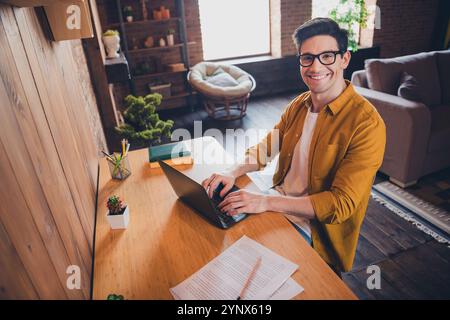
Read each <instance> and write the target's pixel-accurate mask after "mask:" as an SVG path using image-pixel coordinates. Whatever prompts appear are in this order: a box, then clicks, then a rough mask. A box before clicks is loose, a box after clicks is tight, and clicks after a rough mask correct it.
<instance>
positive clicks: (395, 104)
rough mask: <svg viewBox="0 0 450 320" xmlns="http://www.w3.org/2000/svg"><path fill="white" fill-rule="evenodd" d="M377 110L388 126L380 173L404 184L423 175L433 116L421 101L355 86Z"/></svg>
mask: <svg viewBox="0 0 450 320" xmlns="http://www.w3.org/2000/svg"><path fill="white" fill-rule="evenodd" d="M355 90H356V91H357V92H358V93H359V94H361V95H362V96H364V97H365V98H366V99H367V100H369V101H370V102H371V103H372V104H373V105H374V106H375V108H376V109H377V111H378V113H379V114H380V115H381V117H382V118H383V120H384V122H385V125H386V151H385V155H384V161H383V165H382V167H381V169H380V170H381V171H382V172H384V173H386V174H388V175H389V176H391V177H393V178H395V179H397V180H399V181H400V182H403V183H408V182H411V181H414V180H417V179H418V178H420V177H421V174H422V172H423V164H424V160H425V156H426V154H427V150H428V141H429V137H430V132H431V113H430V110H429V108H428V107H427V106H426V105H424V104H423V103H420V102H415V101H410V100H406V99H404V98H401V97H398V96H394V95H391V94H387V93H384V92H379V91H375V90H371V89H366V88H361V87H355Z"/></svg>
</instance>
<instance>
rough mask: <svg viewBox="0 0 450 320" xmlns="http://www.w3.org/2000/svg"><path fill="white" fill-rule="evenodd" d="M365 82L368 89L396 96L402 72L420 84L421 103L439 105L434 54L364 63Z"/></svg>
mask: <svg viewBox="0 0 450 320" xmlns="http://www.w3.org/2000/svg"><path fill="white" fill-rule="evenodd" d="M365 69H366V71H367V82H368V85H369V88H370V89H373V90H377V91H382V92H385V93H389V94H394V95H396V94H397V88H398V86H399V84H400V77H401V75H402V72H403V71H406V72H407V73H409V74H410V75H412V76H414V77H415V78H416V79H417V81H418V82H419V83H420V86H421V92H422V99H423V102H424V103H425V104H427V105H429V106H433V105H438V104H440V103H441V95H440V92H441V87H440V84H439V73H438V70H437V57H436V54H435V53H434V52H424V53H418V54H414V55H409V56H403V57H397V58H390V59H368V60H366V61H365Z"/></svg>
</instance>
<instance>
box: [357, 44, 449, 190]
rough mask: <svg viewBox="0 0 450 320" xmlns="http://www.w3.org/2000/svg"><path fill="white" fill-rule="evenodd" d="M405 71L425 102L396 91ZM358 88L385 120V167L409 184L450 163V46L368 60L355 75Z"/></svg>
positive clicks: (404, 184) (396, 179) (400, 182)
mask: <svg viewBox="0 0 450 320" xmlns="http://www.w3.org/2000/svg"><path fill="white" fill-rule="evenodd" d="M403 72H407V73H408V74H410V75H412V76H414V77H415V78H416V79H417V84H418V86H419V91H420V96H421V99H420V102H419V101H412V100H407V99H405V98H402V97H400V96H398V95H397V89H398V87H399V85H400V83H399V82H400V77H401V75H402V73H403ZM352 83H353V84H354V85H355V88H356V90H357V91H358V92H359V93H360V94H361V95H362V96H364V97H365V98H366V99H368V100H369V101H370V102H371V103H372V104H373V105H374V106H375V107H376V108H377V110H378V112H379V113H380V115H381V117H382V118H383V120H384V121H385V124H386V131H387V132H386V134H387V139H386V151H385V156H384V160H383V164H382V166H381V168H380V171H381V172H383V173H385V174H387V175H388V176H389V178H390V180H391V181H392V182H394V183H395V184H397V185H399V186H401V187H403V188H404V187H407V186H410V185H413V184H415V183H416V182H417V180H418V179H419V178H420V177H422V176H424V175H426V174H429V173H432V172H435V171H438V170H440V169H443V168H446V167H449V166H450V51H449V50H446V51H435V52H428V53H420V54H416V55H409V56H403V57H398V58H392V59H369V60H366V63H365V69H364V70H360V71H356V72H355V73H353V75H352Z"/></svg>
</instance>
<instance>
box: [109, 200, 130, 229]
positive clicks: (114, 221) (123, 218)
mask: <svg viewBox="0 0 450 320" xmlns="http://www.w3.org/2000/svg"><path fill="white" fill-rule="evenodd" d="M106 218H107V219H108V221H109V224H110V225H111V229H126V228H127V226H128V222H129V221H130V210H129V209H128V205H127V207H126V208H125V211H124V212H123V214H120V215H110V214H109V211H107V212H106Z"/></svg>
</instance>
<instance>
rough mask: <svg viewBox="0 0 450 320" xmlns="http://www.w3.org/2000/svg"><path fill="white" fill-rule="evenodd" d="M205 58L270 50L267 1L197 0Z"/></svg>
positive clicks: (212, 58)
mask: <svg viewBox="0 0 450 320" xmlns="http://www.w3.org/2000/svg"><path fill="white" fill-rule="evenodd" d="M199 7H200V23H201V31H202V42H203V55H204V59H205V60H219V59H230V58H237V57H245V56H253V55H260V54H269V53H270V17H269V0H245V1H242V0H199Z"/></svg>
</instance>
